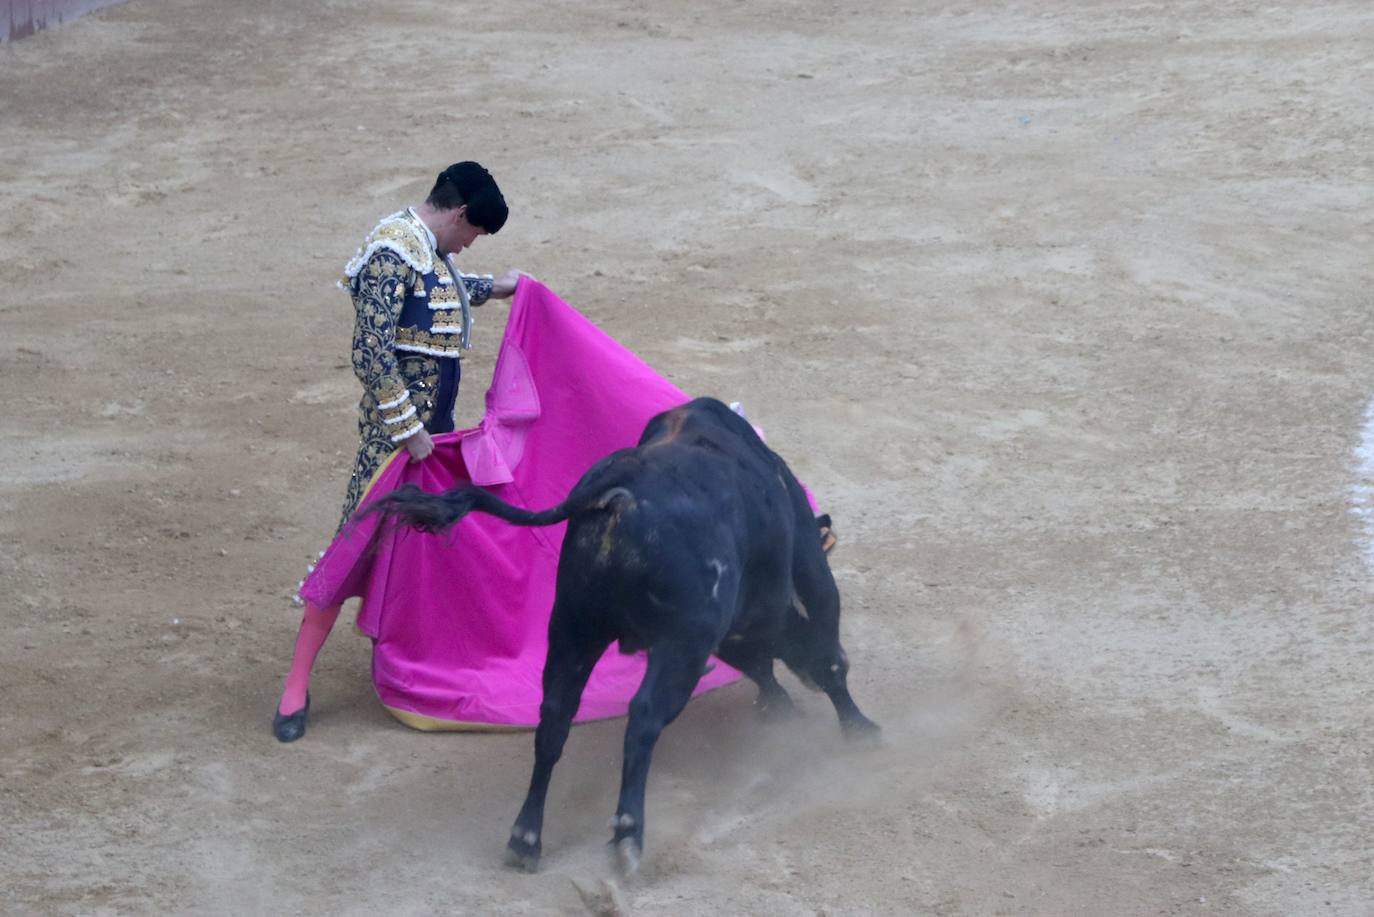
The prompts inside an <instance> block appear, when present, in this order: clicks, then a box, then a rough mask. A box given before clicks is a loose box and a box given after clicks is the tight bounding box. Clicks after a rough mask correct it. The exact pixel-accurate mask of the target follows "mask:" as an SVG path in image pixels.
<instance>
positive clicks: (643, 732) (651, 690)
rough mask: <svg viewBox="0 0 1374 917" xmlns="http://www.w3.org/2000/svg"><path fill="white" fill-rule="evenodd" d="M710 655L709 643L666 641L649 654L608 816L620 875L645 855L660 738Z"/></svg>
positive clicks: (688, 696)
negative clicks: (647, 796)
mask: <svg viewBox="0 0 1374 917" xmlns="http://www.w3.org/2000/svg"><path fill="white" fill-rule="evenodd" d="M709 655H710V640H709V637H708V638H705V639H692V640H686V639H676V638H670V639H666V640H664V641H662V642H661V643H660V644H658V645H655V646H654V647H653V648H651V649H650V650H649V665H648V668H647V669H646V670H645V673H644V681H643V682H642V683H641V684H640V686H639V690H638V691H636V692H635V696H634V699H633V700H632V701H630V719H629V723H628V724H627V725H626V727H625V760H624V762H623V764H622V767H621V776H620V802H619V804H618V805H617V806H616V810H615V815H613V816H612V817H611V829H612V831H613V832H614V834H613V836H612V838H611V849H612V851H613V854H614V856H615V859H616V866H617V867H618V868H619V870H620V873H621V875H624V876H630V875H633V874H634V873H635V871H636V870H638V869H639V860H640V856H641V855H642V854H643V852H644V790H645V786H646V785H647V783H648V779H649V762H650V760H651V759H652V757H653V753H654V745H655V743H657V742H658V737H659V735H660V734H662V732H663V729H664V727H666V726H667V725H668V724H669V723H671V722H672V721H673V720H675V719H677V715H678V714H679V713H681V712H682V708H683V707H685V706H687V701H689V700H691V697H692V690H693V689H694V688H695V687H696V684H697V679H699V678H700V677H701V672H702V669H703V667H704V666H705V664H706V660H707V658H708V657H709Z"/></svg>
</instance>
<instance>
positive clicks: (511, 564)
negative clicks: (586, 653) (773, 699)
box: [301, 279, 739, 726]
mask: <svg viewBox="0 0 1374 917" xmlns="http://www.w3.org/2000/svg"><path fill="white" fill-rule="evenodd" d="M687 400H689V399H688V398H687V396H686V395H685V394H684V393H683V392H682V391H680V390H679V389H678V388H677V387H676V386H674V385H673V384H672V383H670V382H668V381H667V380H666V379H664V378H662V377H661V376H659V375H658V374H657V373H656V372H654V371H653V370H652V369H651V368H650V367H649V366H648V365H646V364H645V363H644V362H643V361H642V360H640V359H639V358H638V357H636V356H635V355H634V354H633V353H631V352H630V351H629V350H627V349H626V348H624V347H623V346H621V345H620V344H619V343H618V342H616V341H615V340H614V339H613V338H611V337H610V336H609V335H607V334H606V333H605V332H603V331H601V330H600V329H599V328H597V327H596V326H595V325H593V324H592V323H591V322H589V321H588V320H587V319H586V318H584V317H583V316H582V315H580V314H579V313H578V312H577V311H576V310H575V309H573V308H572V307H571V306H569V305H568V304H567V303H565V302H563V301H562V300H561V299H559V298H558V296H556V295H555V294H554V293H553V292H552V291H551V290H549V289H548V288H547V287H545V286H543V285H542V284H539V283H538V282H536V281H533V280H529V279H524V280H522V281H521V282H520V285H519V288H518V289H517V290H516V293H515V299H514V301H513V302H512V304H511V312H510V318H509V320H508V322H507V325H506V332H505V336H504V338H503V340H502V344H501V348H500V351H499V353H498V355H497V361H496V369H495V372H494V374H493V379H492V385H491V388H490V389H489V390H488V391H487V394H486V412H485V415H484V416H483V418H482V421H481V423H479V424H478V426H477V427H475V428H473V429H469V430H462V431H458V432H455V433H449V434H443V435H440V436H436V437H435V448H434V452H433V454H432V455H431V456H430V457H429V458H427V459H426V460H425V461H423V462H419V463H414V464H412V463H410V462H408V461H406V460H405V457H404V452H401V453H398V455H397V456H395V457H394V458H393V460H392V461H391V462H389V463H388V464H387V465H386V466H385V467H384V468H383V469H382V471H381V472H380V473H379V475H378V477H377V480H376V481H375V482H374V484H373V486H372V489H371V490H370V491H369V493H368V495H367V497H366V498H365V499H364V501H363V506H364V507H366V506H367V505H368V504H369V503H371V502H372V501H373V500H375V499H377V498H378V497H379V496H381V495H383V494H385V493H387V492H389V491H391V490H393V489H395V488H396V487H399V486H400V485H402V484H417V485H419V486H420V487H421V488H423V489H424V490H427V491H432V492H439V491H444V490H448V489H450V488H452V487H455V486H458V485H460V484H464V483H467V482H473V483H476V484H480V485H481V486H483V487H485V488H487V489H489V490H490V491H492V492H493V493H494V494H496V495H497V496H499V497H501V498H502V499H504V500H506V501H508V502H510V503H513V504H515V505H517V506H522V507H526V508H529V509H545V508H548V507H551V506H554V505H556V504H557V503H560V502H561V501H562V500H563V498H564V497H565V496H567V493H568V491H569V490H571V489H572V486H573V484H575V483H576V482H577V480H578V478H580V477H581V476H582V474H583V472H585V471H586V470H587V468H589V467H590V466H591V465H592V464H593V463H595V462H596V461H598V460H599V459H601V458H602V457H603V456H605V455H606V454H607V453H609V452H612V451H614V450H615V449H620V448H624V447H627V446H633V445H634V444H635V442H636V441H637V440H638V439H639V435H640V432H641V431H642V430H643V428H644V425H645V424H646V423H647V422H648V420H649V419H650V418H651V417H653V416H654V415H655V414H657V413H659V412H660V411H663V410H666V409H667V408H670V407H673V406H674V405H678V404H682V403H683V402H685V401H687ZM375 527H376V522H375V520H372V519H367V520H363V521H362V522H360V523H357V524H355V525H353V526H352V527H350V528H346V529H345V530H344V533H343V534H341V535H340V536H339V537H338V538H336V539H335V540H334V542H333V543H332V544H331V545H330V546H329V548H328V550H326V552H325V554H324V556H323V557H322V558H321V559H320V561H319V563H318V564H317V565H316V567H315V570H314V572H313V573H312V574H311V575H310V577H309V578H308V579H307V580H306V582H305V584H304V586H303V587H302V589H301V596H302V597H303V598H305V599H307V600H309V601H311V602H314V603H315V604H317V605H320V606H330V605H337V604H339V603H341V602H343V601H344V600H345V599H348V598H351V597H354V596H361V597H362V599H363V603H362V609H361V611H360V612H359V614H358V627H359V628H360V629H361V630H362V631H363V633H365V634H367V635H368V636H369V637H371V638H372V640H373V654H372V678H373V683H374V685H375V686H376V689H377V695H378V697H379V698H380V699H381V701H382V703H384V704H385V705H386V706H387V707H389V708H392V709H394V710H399V711H404V712H408V713H413V714H417V715H419V716H421V717H427V718H430V719H433V720H438V721H442V722H447V723H466V724H489V725H493V726H533V725H535V724H537V723H538V720H539V703H540V700H541V697H542V685H541V679H542V673H543V667H544V656H545V653H546V650H547V646H548V644H547V634H546V631H547V627H548V619H549V612H550V610H551V609H552V607H553V596H554V575H555V571H556V567H557V563H558V552H559V546H560V545H561V544H562V540H563V531H564V529H565V528H566V526H565V525H564V524H559V525H557V526H549V527H547V528H522V527H519V526H514V525H510V524H509V523H506V522H503V521H501V520H499V519H495V518H493V517H490V516H486V515H482V514H474V515H472V516H469V517H467V518H465V519H463V520H462V521H461V522H459V523H458V524H457V525H456V526H454V528H453V529H452V530H451V531H450V532H449V533H447V534H445V535H440V536H435V535H425V534H422V533H419V532H415V531H412V530H401V531H397V532H394V533H392V534H389V535H387V536H385V537H384V538H383V539H381V541H380V542H379V546H378V549H377V551H376V552H375V553H373V554H368V553H367V552H366V550H365V549H366V547H367V544H368V541H369V539H370V538H371V536H372V533H373V530H374V529H375ZM643 674H644V657H643V655H642V654H639V655H633V656H625V655H621V654H620V653H619V652H618V651H617V648H616V647H615V646H614V645H613V646H612V647H611V649H610V650H608V651H607V653H606V655H605V656H603V657H602V659H601V661H600V662H599V663H598V664H597V666H596V668H595V669H594V670H593V673H592V677H591V679H590V681H589V682H588V684H587V689H586V691H585V692H584V694H583V697H582V704H581V707H580V708H579V710H578V713H577V719H578V720H588V719H598V718H604V717H612V716H622V715H624V714H625V712H626V711H627V709H628V706H629V701H630V698H631V697H632V696H633V695H634V692H635V690H636V689H637V688H638V686H639V682H640V680H641V679H642V678H643ZM737 678H739V673H738V672H735V671H734V670H733V669H731V668H729V667H728V666H726V665H724V664H723V663H719V664H717V667H716V669H715V670H714V671H712V672H710V673H709V674H707V675H706V676H705V677H704V678H703V679H702V680H701V682H700V683H699V684H698V686H697V691H698V693H700V692H701V691H706V690H709V689H711V688H715V687H718V686H720V685H723V684H727V683H729V682H732V681H734V680H736V679H737Z"/></svg>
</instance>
